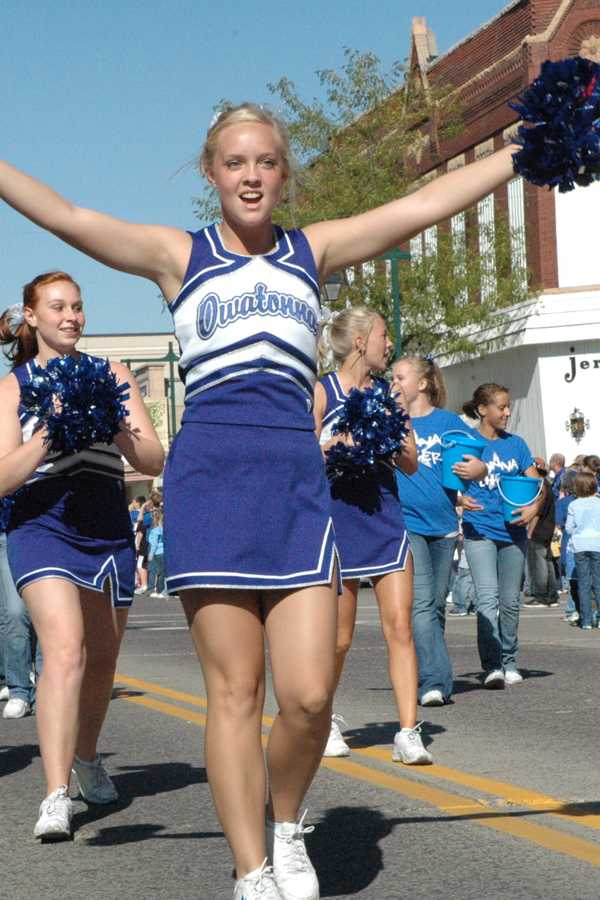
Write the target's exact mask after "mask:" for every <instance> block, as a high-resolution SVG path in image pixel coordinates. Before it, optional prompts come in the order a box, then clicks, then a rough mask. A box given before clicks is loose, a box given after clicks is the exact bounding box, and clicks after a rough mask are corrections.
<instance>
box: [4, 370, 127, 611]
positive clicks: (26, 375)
mask: <svg viewBox="0 0 600 900" xmlns="http://www.w3.org/2000/svg"><path fill="white" fill-rule="evenodd" d="M35 368H36V367H35V366H34V365H33V363H32V362H29V363H25V364H24V365H22V366H17V368H15V369H13V374H14V375H15V377H16V378H17V381H18V382H19V386H20V388H21V389H22V388H23V386H24V385H25V384H27V383H28V382H29V381H31V379H32V377H33V376H34V374H35ZM19 419H20V422H21V432H22V436H23V442H26V441H28V440H30V439H31V437H32V435H33V433H34V430H35V427H36V425H37V424H38V421H39V420H38V418H37V417H36V416H34V415H33V414H31V413H29V412H28V411H27V410H26V409H25V407H24V406H23V404H22V403H20V404H19ZM7 538H8V560H9V563H10V568H11V571H12V574H13V578H14V581H15V585H16V588H17V590H18V591H19V593H22V591H23V588H24V587H26V586H27V585H28V584H31V583H33V582H34V581H40V580H41V579H43V578H63V579H65V580H66V581H71V582H73V584H76V585H78V586H80V587H84V588H87V589H88V590H91V591H98V592H102V591H103V589H104V584H105V582H106V581H107V580H108V583H109V585H110V590H111V597H112V603H113V605H114V606H115V607H123V606H130V605H131V602H132V597H133V589H134V577H135V549H134V544H133V536H132V533H131V523H130V519H129V512H128V509H127V502H126V499H125V486H124V468H123V461H122V459H121V454H120V451H119V450H118V448H117V447H116V446H115V445H114V444H111V445H110V446H109V445H107V444H93V445H92V446H91V447H89V448H87V449H86V450H82V451H81V452H79V453H72V454H63V453H52V452H50V453H49V454H48V455H47V456H46V458H45V459H44V460H43V462H42V463H41V464H40V465H39V466H38V468H37V469H36V470H35V472H34V473H33V474H32V476H31V477H30V478H29V480H28V481H27V482H26V483H25V484H24V485H23V487H22V488H20V489H19V490H18V491H17V492H16V493H15V494H14V495H13V505H12V509H11V514H10V519H9V523H8V529H7Z"/></svg>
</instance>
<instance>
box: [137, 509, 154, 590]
mask: <svg viewBox="0 0 600 900" xmlns="http://www.w3.org/2000/svg"><path fill="white" fill-rule="evenodd" d="M142 509H143V508H142ZM148 520H149V521H148ZM151 523H152V514H151V513H150V512H149V511H148V513H147V517H146V515H144V513H143V512H142V510H140V515H139V517H138V522H137V525H136V526H135V552H136V558H137V563H136V581H137V587H136V589H135V593H136V594H145V593H146V591H147V590H148V539H147V534H148V524H151Z"/></svg>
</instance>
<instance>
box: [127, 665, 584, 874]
mask: <svg viewBox="0 0 600 900" xmlns="http://www.w3.org/2000/svg"><path fill="white" fill-rule="evenodd" d="M124 680H125V679H124V678H123V677H122V676H119V681H124ZM139 686H140V685H139V684H138V687H139ZM162 690H167V689H166V688H163V689H162ZM186 696H193V695H186ZM123 699H124V700H126V701H127V702H128V703H135V704H136V705H138V706H144V707H146V708H148V709H153V710H156V711H157V712H161V713H164V714H166V715H168V716H173V717H175V718H178V719H184V720H185V721H188V722H194V723H196V724H197V725H200V726H201V727H202V726H204V725H205V723H206V716H205V714H204V713H200V712H196V711H195V710H189V709H184V708H182V707H180V706H173V705H172V704H171V703H165V702H164V701H162V700H157V699H155V698H154V697H124V698H123ZM195 699H196V704H197V705H204V704H201V703H200V702H199V698H195ZM263 740H266V737H264V738H263ZM323 765H324V766H325V767H326V768H328V769H331V770H333V771H335V772H338V773H339V774H341V775H345V776H346V777H349V778H354V779H356V780H358V781H363V782H366V783H367V784H372V785H374V786H376V787H379V788H384V789H386V790H390V791H393V792H394V793H396V794H401V795H402V796H404V797H410V798H411V799H412V800H418V801H419V802H421V803H427V804H429V805H431V806H434V807H436V808H437V809H439V810H441V811H442V812H444V813H450V814H452V816H453V818H454V819H455V820H464V821H465V822H472V823H473V824H474V825H482V826H484V827H485V828H492V829H493V830H495V831H499V832H502V833H504V834H510V835H512V836H513V837H517V838H521V839H523V840H527V841H529V842H530V843H533V844H537V845H538V846H540V847H544V848H545V849H547V850H551V851H552V852H554V853H560V854H562V855H564V856H569V857H573V858H574V859H579V860H581V861H583V862H587V863H590V864H591V865H594V866H598V867H600V845H598V844H594V843H591V842H589V841H585V840H582V839H581V838H578V837H573V836H572V835H570V834H567V833H566V832H563V831H554V830H553V829H551V828H546V827H545V826H543V825H536V824H535V823H533V822H529V821H526V820H525V819H524V818H522V816H523V814H522V813H510V812H509V813H507V812H504V811H503V812H498V813H494V812H492V813H490V812H489V811H487V810H486V809H485V807H483V806H482V805H480V804H477V803H474V802H473V801H472V800H471V799H470V798H468V797H461V796H459V795H457V794H451V793H449V792H447V791H442V790H440V789H439V788H435V787H431V786H429V785H427V784H423V783H421V782H418V781H411V780H409V779H407V778H405V777H403V776H401V775H396V774H394V775H392V774H390V773H388V772H382V771H380V770H378V769H371V768H369V767H367V766H363V765H360V763H356V762H351V761H349V760H335V759H328V760H324V761H323ZM542 811H544V810H542Z"/></svg>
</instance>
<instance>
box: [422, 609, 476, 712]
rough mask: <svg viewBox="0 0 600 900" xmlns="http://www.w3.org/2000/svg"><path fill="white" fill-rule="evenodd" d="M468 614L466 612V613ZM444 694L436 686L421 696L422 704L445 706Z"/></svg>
mask: <svg viewBox="0 0 600 900" xmlns="http://www.w3.org/2000/svg"><path fill="white" fill-rule="evenodd" d="M465 615H466V613H465ZM443 705H444V695H443V694H442V692H441V691H438V690H437V688H435V689H434V690H432V691H425V693H424V694H423V696H422V697H421V706H443Z"/></svg>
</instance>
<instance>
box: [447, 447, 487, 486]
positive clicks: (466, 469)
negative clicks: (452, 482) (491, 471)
mask: <svg viewBox="0 0 600 900" xmlns="http://www.w3.org/2000/svg"><path fill="white" fill-rule="evenodd" d="M452 471H453V472H454V473H455V475H458V477H459V478H462V479H464V481H483V479H484V478H485V477H486V475H487V471H488V468H487V465H486V464H485V463H484V461H483V460H482V459H479V457H478V456H471V455H470V454H468V453H465V455H464V456H463V458H462V460H461V461H460V462H457V463H455V464H454V465H453V466H452Z"/></svg>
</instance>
